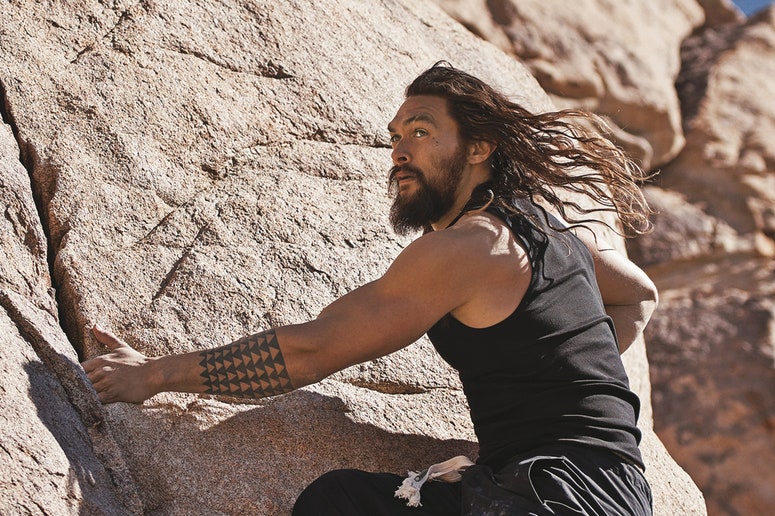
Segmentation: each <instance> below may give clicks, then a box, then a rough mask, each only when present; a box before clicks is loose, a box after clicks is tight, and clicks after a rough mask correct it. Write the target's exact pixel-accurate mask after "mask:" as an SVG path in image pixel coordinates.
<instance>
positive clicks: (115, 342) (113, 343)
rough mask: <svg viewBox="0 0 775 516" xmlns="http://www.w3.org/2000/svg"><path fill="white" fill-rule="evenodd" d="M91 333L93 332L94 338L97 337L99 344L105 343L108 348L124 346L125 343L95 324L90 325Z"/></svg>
mask: <svg viewBox="0 0 775 516" xmlns="http://www.w3.org/2000/svg"><path fill="white" fill-rule="evenodd" d="M91 331H92V333H93V334H94V338H95V339H97V342H100V343H101V344H105V345H106V346H107V347H108V348H110V349H111V351H112V350H114V349H118V348H120V347H121V346H126V345H127V344H126V343H125V342H124V341H122V340H121V339H119V338H118V337H116V336H115V335H113V334H112V333H111V332H109V331H107V330H103V329H102V328H100V327H99V326H97V325H96V324H95V325H94V326H92V329H91Z"/></svg>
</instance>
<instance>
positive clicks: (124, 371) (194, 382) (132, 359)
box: [83, 326, 294, 403]
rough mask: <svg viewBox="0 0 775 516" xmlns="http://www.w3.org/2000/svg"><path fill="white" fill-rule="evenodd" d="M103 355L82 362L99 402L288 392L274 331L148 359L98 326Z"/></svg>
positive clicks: (286, 377)
mask: <svg viewBox="0 0 775 516" xmlns="http://www.w3.org/2000/svg"><path fill="white" fill-rule="evenodd" d="M92 331H93V332H94V336H95V338H96V339H97V340H98V341H99V342H101V343H102V344H105V345H106V346H107V347H108V348H109V349H110V353H109V354H108V355H104V356H99V357H95V358H93V359H91V360H88V361H86V362H84V363H83V368H84V370H85V371H86V374H87V376H88V377H89V380H90V381H91V382H92V384H93V385H94V388H95V389H96V390H97V393H98V394H99V397H100V399H101V400H102V401H103V402H104V403H112V402H114V401H127V402H130V403H140V402H142V401H144V400H146V399H148V398H150V397H151V396H153V395H154V394H157V393H159V392H162V391H178V392H192V393H206V394H224V395H230V396H238V397H251V398H262V397H265V396H273V395H277V394H283V393H285V392H288V391H290V390H293V388H294V385H293V383H292V382H291V380H290V376H289V374H288V371H287V369H286V367H285V360H284V358H283V355H282V352H281V351H280V347H279V344H278V342H277V336H276V334H275V331H274V330H268V331H265V332H262V333H257V334H255V335H251V336H249V337H245V338H242V339H240V340H238V341H236V342H233V343H231V344H228V345H226V346H221V347H219V348H213V349H208V350H204V351H197V352H192V353H185V354H181V355H168V356H164V357H159V358H149V357H146V356H144V355H142V354H141V353H138V352H137V351H135V350H134V349H132V348H131V347H130V346H129V345H127V344H126V343H124V342H122V341H121V340H120V339H118V338H117V337H116V336H115V335H113V334H112V333H110V332H107V331H105V330H103V329H101V328H99V327H97V326H95V327H94V328H93V330H92Z"/></svg>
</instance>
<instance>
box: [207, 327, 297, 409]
mask: <svg viewBox="0 0 775 516" xmlns="http://www.w3.org/2000/svg"><path fill="white" fill-rule="evenodd" d="M199 356H200V358H201V360H200V362H199V368H200V369H199V370H200V373H199V376H201V377H202V379H203V383H204V386H205V392H206V393H208V394H226V395H229V396H239V397H245V398H264V397H266V396H275V395H277V394H284V393H286V392H288V391H292V390H293V384H292V383H291V379H290V377H289V376H288V370H287V369H286V368H285V360H284V358H283V354H282V351H280V345H279V344H278V342H277V335H276V334H275V331H274V330H268V331H265V332H263V333H257V334H255V335H251V336H249V337H244V338H242V339H240V340H238V341H236V342H234V343H232V344H229V345H227V346H223V347H220V348H215V349H208V350H205V351H202V352H200V353H199Z"/></svg>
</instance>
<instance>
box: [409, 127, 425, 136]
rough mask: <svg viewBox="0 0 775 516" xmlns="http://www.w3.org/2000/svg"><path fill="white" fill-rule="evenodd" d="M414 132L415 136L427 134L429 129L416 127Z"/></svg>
mask: <svg viewBox="0 0 775 516" xmlns="http://www.w3.org/2000/svg"><path fill="white" fill-rule="evenodd" d="M412 134H414V135H415V136H425V135H426V134H428V131H426V130H425V129H415V130H414V131H412Z"/></svg>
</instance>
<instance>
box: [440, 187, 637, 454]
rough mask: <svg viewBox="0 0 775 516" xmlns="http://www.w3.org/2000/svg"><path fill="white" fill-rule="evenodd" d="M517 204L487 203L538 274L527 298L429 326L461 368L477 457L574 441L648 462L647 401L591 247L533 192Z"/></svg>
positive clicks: (442, 352) (446, 354)
mask: <svg viewBox="0 0 775 516" xmlns="http://www.w3.org/2000/svg"><path fill="white" fill-rule="evenodd" d="M515 207H516V208H517V209H518V210H519V211H520V212H521V213H520V214H517V215H506V214H505V211H504V210H502V209H498V208H491V209H488V211H490V212H492V213H493V214H495V215H497V216H498V217H500V218H501V219H502V220H504V222H505V223H506V224H507V225H508V226H509V227H510V228H511V230H512V232H513V233H514V235H515V237H516V238H517V241H518V242H519V243H520V244H521V245H522V246H523V247H524V248H525V250H526V251H527V253H528V256H529V257H530V261H531V265H532V278H531V281H530V286H529V288H528V290H527V292H526V293H525V296H524V298H523V299H522V302H521V303H520V305H519V306H518V307H517V309H516V310H515V311H514V313H512V314H511V315H510V316H509V317H507V318H506V319H504V320H503V321H501V322H500V323H498V324H496V325H494V326H491V327H488V328H483V329H475V328H471V327H468V326H466V325H464V324H462V323H461V322H459V321H458V320H456V319H455V318H454V317H452V316H451V315H449V314H447V315H446V316H445V317H444V318H442V319H441V320H440V321H439V322H438V323H436V324H435V325H434V326H433V327H432V328H431V329H430V331H429V332H428V336H429V337H430V340H431V342H432V343H433V345H434V347H435V348H436V350H437V351H438V352H439V354H440V355H441V356H442V357H443V358H444V360H446V361H447V362H448V363H449V364H450V365H452V367H454V368H455V369H457V370H458V372H459V374H460V379H461V381H462V384H463V389H464V392H465V394H466V398H467V399H468V404H469V407H470V410H471V419H472V421H473V423H474V430H475V432H476V435H477V438H478V440H479V446H480V450H479V459H478V462H479V463H481V464H486V465H489V466H491V467H493V468H499V467H501V466H502V465H503V464H504V463H505V462H506V461H508V459H509V458H511V457H513V456H514V455H517V454H520V453H524V452H529V450H531V449H534V448H537V447H539V446H543V445H547V444H556V443H560V442H568V443H578V444H583V445H589V446H594V447H598V448H604V449H606V450H609V451H611V452H614V453H616V454H618V455H619V456H621V457H623V458H626V459H627V460H629V461H630V462H633V463H635V464H637V465H638V466H640V467H641V468H643V460H642V458H641V455H640V451H639V450H638V443H639V442H640V438H641V433H640V431H639V430H638V428H637V426H636V422H637V417H638V411H639V409H640V402H639V400H638V397H637V395H635V394H634V393H633V392H632V391H631V390H630V388H629V383H628V380H627V374H626V372H625V370H624V366H623V365H622V361H621V358H620V356H619V348H618V344H617V340H616V335H615V332H614V326H613V321H612V320H611V318H610V317H608V315H606V313H605V310H604V308H603V301H602V299H601V296H600V291H599V289H598V287H597V282H596V280H595V272H594V265H593V262H592V256H591V255H590V253H589V250H588V249H587V248H586V246H584V244H583V243H582V242H581V241H580V240H579V239H578V238H576V237H575V235H573V234H572V233H570V232H567V231H566V232H562V231H555V230H552V229H551V228H550V227H549V226H548V225H547V224H546V222H545V220H544V218H543V214H542V213H541V212H539V210H538V208H536V207H535V206H534V205H533V204H532V203H531V202H530V201H528V200H518V201H515ZM552 225H559V222H557V221H553V222H552ZM536 226H539V227H540V228H542V229H543V232H542V231H538V230H537V229H536Z"/></svg>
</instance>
